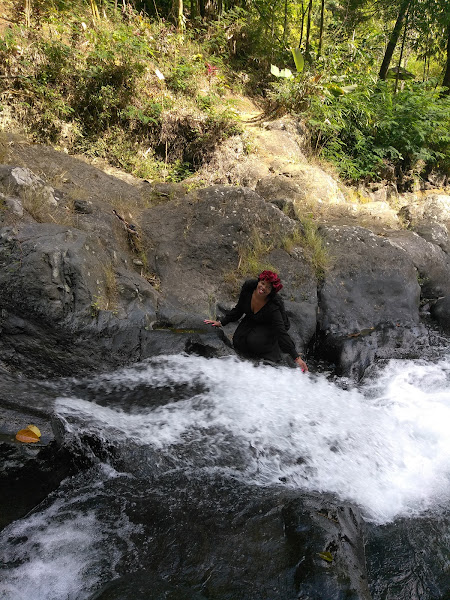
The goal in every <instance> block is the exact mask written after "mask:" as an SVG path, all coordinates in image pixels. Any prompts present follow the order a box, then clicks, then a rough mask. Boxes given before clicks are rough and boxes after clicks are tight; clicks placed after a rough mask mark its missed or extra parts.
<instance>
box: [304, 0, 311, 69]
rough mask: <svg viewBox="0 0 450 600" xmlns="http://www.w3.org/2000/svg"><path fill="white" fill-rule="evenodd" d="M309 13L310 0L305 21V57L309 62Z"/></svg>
mask: <svg viewBox="0 0 450 600" xmlns="http://www.w3.org/2000/svg"><path fill="white" fill-rule="evenodd" d="M311 12H312V0H309V4H308V18H307V19H306V42H305V57H306V59H307V60H308V61H309V60H310V56H309V34H310V31H311Z"/></svg>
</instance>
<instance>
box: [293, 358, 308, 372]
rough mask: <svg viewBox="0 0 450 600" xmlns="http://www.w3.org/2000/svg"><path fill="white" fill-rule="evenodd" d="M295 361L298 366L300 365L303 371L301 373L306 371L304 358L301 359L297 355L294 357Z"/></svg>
mask: <svg viewBox="0 0 450 600" xmlns="http://www.w3.org/2000/svg"><path fill="white" fill-rule="evenodd" d="M295 362H296V363H297V364H298V366H299V367H300V369H301V370H302V371H303V373H306V372H307V371H308V366H307V364H306V363H305V361H304V360H302V359H301V358H300V356H297V358H296V359H295Z"/></svg>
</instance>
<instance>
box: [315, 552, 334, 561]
mask: <svg viewBox="0 0 450 600" xmlns="http://www.w3.org/2000/svg"><path fill="white" fill-rule="evenodd" d="M318 554H319V556H320V558H321V559H322V560H326V561H327V562H333V555H332V554H331V552H318Z"/></svg>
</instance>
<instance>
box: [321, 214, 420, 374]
mask: <svg viewBox="0 0 450 600" xmlns="http://www.w3.org/2000/svg"><path fill="white" fill-rule="evenodd" d="M322 231H323V234H324V236H325V240H326V245H327V248H328V249H329V252H330V255H331V256H332V257H333V259H332V261H333V263H332V267H331V268H330V270H329V271H328V272H327V273H326V274H325V279H324V282H323V285H322V288H321V290H320V313H319V320H318V321H319V328H318V329H319V332H320V337H319V344H321V345H322V348H323V350H324V351H325V352H326V353H328V356H329V358H330V359H331V360H333V362H335V363H336V364H337V365H338V366H339V370H340V372H341V373H343V374H346V375H353V376H356V377H357V378H358V377H360V376H361V375H362V374H363V372H364V369H365V368H366V367H367V366H369V364H370V363H371V362H372V361H373V360H374V358H375V357H376V356H379V355H380V352H381V353H383V355H384V356H386V354H390V356H391V357H398V356H400V355H401V354H402V353H404V354H408V355H409V356H413V355H414V352H416V353H417V348H415V346H417V344H418V343H420V342H419V340H420V339H421V338H422V337H423V335H424V331H421V328H420V326H419V300H420V286H419V284H418V282H417V272H416V269H415V267H414V264H413V261H412V260H411V259H410V258H409V257H408V255H407V254H406V252H404V251H403V250H402V249H400V248H399V247H396V246H395V245H394V244H393V243H391V242H390V241H389V239H386V238H382V237H380V236H377V235H375V234H373V233H371V232H370V231H368V230H366V229H363V228H361V227H351V226H333V227H324V228H323V230H322ZM416 336H418V339H417V342H416V344H415V345H413V346H411V341H412V340H413V339H414V338H415V337H416ZM388 348H389V350H388Z"/></svg>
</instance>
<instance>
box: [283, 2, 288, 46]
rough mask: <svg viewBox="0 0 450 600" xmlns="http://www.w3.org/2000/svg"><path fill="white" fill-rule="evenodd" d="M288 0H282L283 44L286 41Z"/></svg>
mask: <svg viewBox="0 0 450 600" xmlns="http://www.w3.org/2000/svg"><path fill="white" fill-rule="evenodd" d="M287 15H288V0H284V25H283V44H284V43H285V42H286V34H287V20H288V17H287Z"/></svg>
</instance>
